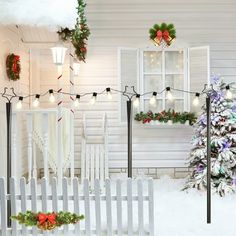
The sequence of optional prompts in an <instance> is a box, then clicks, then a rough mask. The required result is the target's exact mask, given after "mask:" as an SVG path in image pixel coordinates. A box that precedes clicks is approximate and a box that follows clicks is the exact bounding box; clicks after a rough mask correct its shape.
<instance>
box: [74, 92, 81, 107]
mask: <svg viewBox="0 0 236 236" xmlns="http://www.w3.org/2000/svg"><path fill="white" fill-rule="evenodd" d="M79 102H80V95H78V94H77V95H76V97H75V100H74V107H76V108H78V107H79Z"/></svg>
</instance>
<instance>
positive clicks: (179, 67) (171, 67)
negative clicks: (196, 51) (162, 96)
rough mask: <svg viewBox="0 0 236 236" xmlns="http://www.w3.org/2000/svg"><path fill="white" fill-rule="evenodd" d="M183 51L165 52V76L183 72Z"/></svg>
mask: <svg viewBox="0 0 236 236" xmlns="http://www.w3.org/2000/svg"><path fill="white" fill-rule="evenodd" d="M183 55H184V54H183V51H177V52H168V51H166V52H165V63H166V71H165V72H166V73H167V74H180V73H183V72H184V56H183Z"/></svg>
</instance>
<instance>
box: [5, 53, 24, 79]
mask: <svg viewBox="0 0 236 236" xmlns="http://www.w3.org/2000/svg"><path fill="white" fill-rule="evenodd" d="M6 71H7V77H8V78H9V79H10V80H19V79H20V72H21V65H20V56H18V55H15V54H14V53H11V54H9V55H8V56H7V59H6Z"/></svg>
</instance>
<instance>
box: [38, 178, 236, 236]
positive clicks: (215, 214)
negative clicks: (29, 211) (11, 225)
mask: <svg viewBox="0 0 236 236" xmlns="http://www.w3.org/2000/svg"><path fill="white" fill-rule="evenodd" d="M124 182H125V181H124ZM112 183H113V181H112ZM183 183H184V180H183V179H182V180H176V179H175V180H173V179H170V178H169V177H162V178H161V179H159V180H154V189H155V190H154V199H155V235H156V236H222V235H225V236H235V235H236V204H235V203H236V194H235V195H231V196H226V197H224V198H220V197H218V196H216V195H215V196H212V224H207V223H206V192H199V191H195V190H191V191H189V192H188V193H187V192H183V191H181V188H182V187H183ZM122 186H123V188H122V191H124V192H126V186H125V184H123V185H122ZM146 187H147V186H145V191H146ZM49 192H50V191H49ZM133 192H134V193H135V192H136V184H135V183H134V189H133ZM112 193H113V194H115V186H114V184H112ZM113 204H114V206H112V208H115V207H116V205H115V202H114V203H113ZM48 205H51V203H49V204H48ZM61 207H62V205H61ZM91 207H92V209H91V217H92V218H93V219H91V223H92V225H94V226H95V212H94V209H93V208H94V205H91ZM133 207H134V216H135V217H136V218H137V215H138V214H137V213H138V211H137V210H138V209H137V205H136V204H135V203H134V204H133ZM49 208H50V206H49ZM38 209H39V210H40V206H39V208H38ZM101 209H102V216H104V217H103V218H102V228H105V225H106V208H105V204H102V205H101ZM126 209H127V208H126V206H125V205H124V206H123V219H124V220H123V227H125V228H126V227H127V214H126V212H127V210H126ZM144 209H147V207H144ZM49 210H50V209H49ZM69 210H70V211H73V204H72V203H70V204H69ZM80 210H81V213H83V212H84V209H83V204H81V209H80ZM113 214H114V215H113V227H115V228H116V210H114V213H113ZM144 214H145V215H144V219H145V222H146V223H147V221H148V215H147V212H145V213H144ZM135 217H134V218H135ZM136 220H137V219H136ZM134 221H135V219H134ZM146 223H145V228H146V227H147V224H146ZM134 225H135V228H137V222H136V223H135V222H134ZM81 228H84V222H81Z"/></svg>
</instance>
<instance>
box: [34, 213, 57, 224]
mask: <svg viewBox="0 0 236 236" xmlns="http://www.w3.org/2000/svg"><path fill="white" fill-rule="evenodd" d="M38 221H39V224H41V225H42V224H43V223H45V222H46V221H49V222H50V223H51V224H52V225H55V224H56V214H55V213H52V214H49V215H47V214H43V213H40V214H39V215H38Z"/></svg>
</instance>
